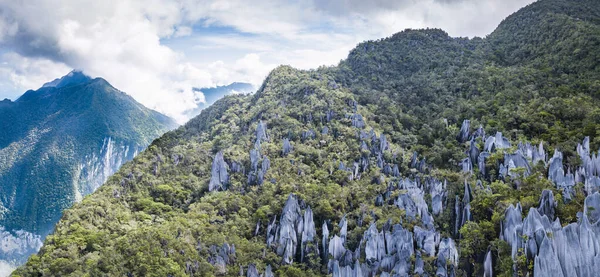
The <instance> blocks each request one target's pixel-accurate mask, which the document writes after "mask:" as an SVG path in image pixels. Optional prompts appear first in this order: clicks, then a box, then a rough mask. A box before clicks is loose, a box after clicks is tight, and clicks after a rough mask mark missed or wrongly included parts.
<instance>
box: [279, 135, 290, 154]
mask: <svg viewBox="0 0 600 277" xmlns="http://www.w3.org/2000/svg"><path fill="white" fill-rule="evenodd" d="M292 150H293V148H292V144H290V140H289V139H288V138H284V139H283V147H282V150H281V153H282V154H283V156H287V154H289V153H290V152H292Z"/></svg>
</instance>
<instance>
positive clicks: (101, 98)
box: [0, 71, 177, 266]
mask: <svg viewBox="0 0 600 277" xmlns="http://www.w3.org/2000/svg"><path fill="white" fill-rule="evenodd" d="M0 118H2V120H1V121H0V130H1V132H0V204H1V206H0V211H1V213H0V238H1V240H2V244H1V245H0V260H2V261H3V262H4V263H8V264H12V265H13V266H14V265H19V264H21V263H23V262H24V261H25V260H26V259H27V257H28V255H29V254H31V253H35V252H37V251H38V250H39V248H40V247H41V245H42V240H43V238H44V237H45V236H46V235H47V234H49V233H50V232H51V231H52V230H53V229H54V225H55V224H56V222H57V221H58V220H59V219H60V217H61V216H62V211H63V210H64V209H66V208H68V207H70V206H71V205H73V203H75V202H77V201H81V199H82V198H83V197H84V196H85V195H87V194H89V193H92V192H93V191H95V190H96V189H97V188H98V187H100V185H102V183H104V182H105V181H106V180H107V179H108V177H109V176H110V175H111V174H112V173H113V172H115V171H116V170H117V169H118V168H119V167H120V166H121V165H122V164H124V163H125V162H127V161H129V160H131V159H133V158H134V157H135V156H136V155H137V154H138V153H140V152H141V151H143V150H144V149H145V148H146V146H147V145H148V144H150V143H151V142H152V140H153V139H154V138H156V137H158V136H159V135H161V134H162V133H164V132H166V131H168V130H170V129H173V128H175V127H176V126H177V125H176V124H175V122H174V121H173V120H172V119H170V118H168V117H166V116H164V115H162V114H160V113H158V112H155V111H152V110H149V109H147V108H145V107H144V106H142V105H141V104H139V103H137V102H136V101H135V100H133V98H131V97H130V96H128V95H126V94H125V93H123V92H121V91H119V90H117V89H116V88H114V87H112V86H111V85H110V84H109V83H108V82H107V81H106V80H104V79H102V78H95V79H92V78H90V77H89V76H87V75H85V74H84V73H83V72H81V71H72V72H70V73H69V74H67V75H66V76H64V77H62V78H59V79H56V80H54V81H52V82H49V83H46V84H44V85H43V86H42V87H41V88H40V89H38V90H35V91H33V90H30V91H27V92H25V93H24V94H23V95H22V96H21V97H19V98H18V99H17V100H16V101H14V102H12V101H10V100H4V101H2V102H0Z"/></svg>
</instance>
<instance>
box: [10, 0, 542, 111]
mask: <svg viewBox="0 0 600 277" xmlns="http://www.w3.org/2000/svg"><path fill="white" fill-rule="evenodd" d="M530 2H532V0H487V1H478V0H423V1H415V0H403V1H391V0H374V1H360V0H329V1H318V0H300V1H292V0H290V1H275V0H257V1H242V0H221V1H208V0H127V1H125V0H103V1H96V0H94V1H92V0H30V1H14V0H0V98H3V97H11V98H13V99H14V98H16V97H17V96H18V94H20V93H22V92H23V91H24V90H26V89H37V88H38V87H39V86H41V85H42V84H43V83H44V82H47V81H49V80H52V79H54V78H56V77H59V76H62V75H64V74H66V73H67V72H68V71H70V70H71V69H73V68H75V69H82V70H83V71H84V72H85V73H86V74H88V75H91V76H101V77H103V78H105V79H107V80H108V81H109V82H110V83H111V84H113V85H114V86H115V87H117V88H118V89H120V90H123V91H125V92H127V93H128V94H130V95H132V96H133V97H134V98H135V99H136V100H137V101H139V102H141V103H142V104H144V105H146V106H148V107H150V108H153V109H156V110H158V111H160V112H163V113H165V114H167V115H170V116H172V117H174V118H176V119H177V120H179V121H180V122H184V121H185V120H186V119H187V116H186V115H185V111H186V110H190V109H193V108H195V107H196V106H197V101H198V99H202V97H198V95H195V94H194V92H193V90H192V88H193V87H210V86H216V85H224V84H228V83H231V82H234V81H241V82H251V83H254V84H255V85H259V83H260V82H261V81H262V80H263V78H264V77H265V76H266V74H267V73H268V72H269V71H270V70H271V69H272V68H274V67H275V66H276V65H279V64H290V65H292V66H295V67H299V68H314V67H317V66H319V65H332V64H336V63H337V62H338V61H339V60H340V59H343V58H344V57H345V56H346V55H347V53H348V51H349V50H350V49H352V47H354V46H355V45H356V44H357V43H358V42H360V41H363V40H367V39H377V38H381V37H386V36H390V35H392V34H393V33H395V32H398V31H401V30H403V29H406V28H423V27H437V28H442V29H444V30H446V31H447V32H448V33H449V34H450V35H452V36H470V37H472V36H485V35H487V34H488V33H490V32H491V31H492V30H493V28H494V27H495V26H496V25H497V24H498V23H499V22H500V21H501V20H502V19H503V18H504V17H506V16H507V15H509V14H510V13H512V12H514V11H516V10H518V9H519V8H520V7H522V6H524V5H526V4H528V3H530Z"/></svg>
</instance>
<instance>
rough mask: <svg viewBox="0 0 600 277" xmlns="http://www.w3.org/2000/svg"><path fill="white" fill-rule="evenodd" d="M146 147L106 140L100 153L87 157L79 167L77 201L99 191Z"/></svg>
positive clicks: (109, 138)
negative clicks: (122, 166) (114, 174)
mask: <svg viewBox="0 0 600 277" xmlns="http://www.w3.org/2000/svg"><path fill="white" fill-rule="evenodd" d="M144 148H145V147H144V146H142V145H136V144H129V143H125V142H122V141H116V140H114V139H113V138H111V137H107V138H104V140H103V141H102V147H101V148H100V151H99V152H98V153H95V152H94V153H91V154H90V155H86V156H85V158H84V160H83V161H81V163H80V164H79V166H78V171H77V172H78V174H79V177H78V182H77V185H76V189H77V200H78V201H79V200H81V199H82V196H84V195H88V194H90V193H92V192H94V191H96V189H98V188H99V187H100V186H101V185H102V184H103V183H104V182H106V180H108V177H110V176H111V175H112V174H113V173H115V172H116V171H117V170H118V169H119V168H120V167H121V165H123V164H124V163H125V162H127V161H130V160H132V159H133V158H134V157H135V156H137V154H138V153H139V152H140V151H142V150H144Z"/></svg>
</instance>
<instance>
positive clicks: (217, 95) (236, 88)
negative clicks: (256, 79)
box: [186, 82, 256, 118]
mask: <svg viewBox="0 0 600 277" xmlns="http://www.w3.org/2000/svg"><path fill="white" fill-rule="evenodd" d="M193 90H194V92H200V93H202V95H203V101H201V100H202V99H199V98H196V99H195V100H196V102H197V103H198V107H197V108H195V109H192V110H189V111H187V112H186V116H188V117H190V118H192V117H194V116H196V115H198V114H199V113H200V111H202V110H203V109H206V108H207V107H209V106H210V105H212V104H213V103H215V102H216V101H217V100H219V99H221V98H223V97H225V96H226V95H231V94H240V93H242V94H245V93H251V92H254V91H256V88H255V87H254V86H253V85H252V84H249V83H242V82H234V83H231V84H229V85H226V86H216V87H210V88H194V89H193Z"/></svg>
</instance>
